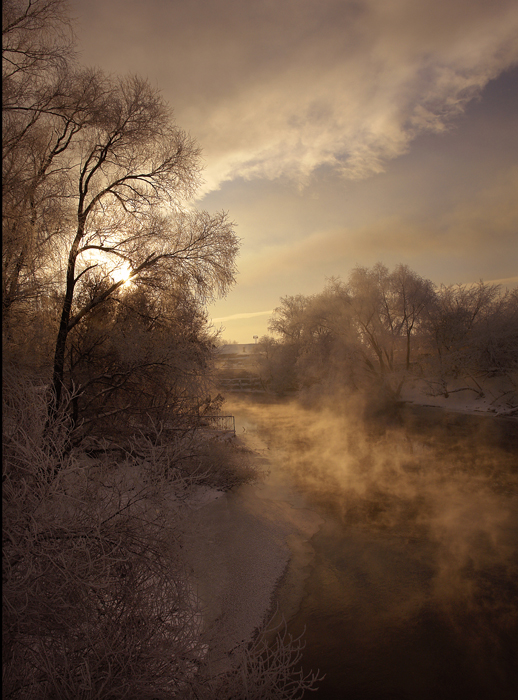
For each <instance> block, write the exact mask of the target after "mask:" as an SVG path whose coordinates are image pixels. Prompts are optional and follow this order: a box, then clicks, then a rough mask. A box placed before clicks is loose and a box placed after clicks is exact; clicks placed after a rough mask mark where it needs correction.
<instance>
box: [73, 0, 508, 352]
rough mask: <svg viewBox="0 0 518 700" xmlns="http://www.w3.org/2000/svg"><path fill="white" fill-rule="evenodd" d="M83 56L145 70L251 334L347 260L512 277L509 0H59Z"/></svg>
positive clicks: (112, 69) (230, 299) (229, 331)
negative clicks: (194, 168)
mask: <svg viewBox="0 0 518 700" xmlns="http://www.w3.org/2000/svg"><path fill="white" fill-rule="evenodd" d="M70 6H71V13H72V16H73V17H74V19H75V31H76V36H77V43H78V50H79V52H80V58H81V61H82V62H83V63H84V64H86V65H88V66H96V67H99V68H102V69H103V70H105V71H106V72H108V73H113V74H119V75H126V74H138V75H141V76H143V77H146V78H148V79H149V81H150V82H151V84H152V85H154V86H156V87H158V88H159V89H160V90H161V91H162V94H163V96H164V98H165V99H166V100H167V101H168V102H169V104H170V105H171V106H172V108H173V110H174V114H175V119H176V122H177V124H178V125H179V126H181V127H182V128H184V129H185V130H186V131H188V132H189V133H190V134H191V136H193V137H194V138H195V139H196V141H197V142H198V143H199V145H200V146H201V147H202V150H203V160H204V165H205V170H204V175H203V176H204V184H203V185H202V188H201V189H200V191H199V193H198V197H197V200H196V206H197V207H198V208H201V209H206V210H208V211H210V212H216V211H221V210H225V211H228V212H229V216H230V218H231V219H232V220H233V221H234V222H235V224H236V233H237V235H238V236H239V238H240V239H241V252H240V256H239V259H238V261H237V266H238V269H239V274H238V275H237V277H236V280H237V283H236V285H235V287H234V288H233V290H232V291H231V292H229V294H228V295H227V297H226V298H225V299H222V300H219V301H218V302H217V303H216V304H214V305H211V306H210V307H209V309H208V312H209V317H210V318H211V319H212V322H213V324H214V327H215V328H217V329H221V332H222V337H223V338H224V339H226V340H228V341H237V342H240V343H252V342H254V339H253V338H254V336H256V335H257V336H259V337H261V336H262V335H264V334H266V333H267V332H268V330H267V325H268V320H269V317H270V316H271V314H272V311H273V309H275V307H276V306H279V303H280V299H281V298H282V297H284V296H289V295H296V294H304V295H310V294H315V293H318V292H320V291H321V290H322V289H323V288H324V286H325V284H326V280H327V279H328V278H330V277H341V278H342V279H347V277H348V275H349V273H350V272H351V270H352V269H353V268H354V267H356V266H357V265H361V266H367V267H370V266H372V265H374V264H375V263H376V262H383V263H384V264H385V265H387V267H388V268H389V269H392V268H393V267H394V266H395V265H396V264H398V263H403V264H407V265H408V266H409V267H410V268H411V269H413V270H415V271H416V272H417V273H418V274H420V275H421V276H423V277H425V278H428V279H431V280H432V281H433V282H434V283H435V284H436V285H440V284H469V283H473V282H477V281H479V280H480V279H483V280H484V281H487V282H493V281H494V282H501V283H502V284H503V285H504V286H507V287H509V288H511V287H514V286H516V285H517V284H518V128H517V127H518V3H517V2H516V0H140V1H138V0H70Z"/></svg>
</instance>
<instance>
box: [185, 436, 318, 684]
mask: <svg viewBox="0 0 518 700" xmlns="http://www.w3.org/2000/svg"><path fill="white" fill-rule="evenodd" d="M237 439H238V440H240V441H242V442H244V443H245V444H246V445H247V446H248V447H250V448H251V449H253V450H254V452H255V453H256V455H257V459H258V460H259V461H261V462H262V463H263V464H262V466H265V465H266V466H267V464H268V463H269V462H270V460H271V456H270V455H268V458H267V457H266V456H265V455H266V452H267V451H268V450H267V448H266V446H265V445H264V444H263V443H262V442H261V441H260V440H259V438H257V436H256V435H255V434H254V433H252V432H251V431H249V432H246V431H242V437H239V438H237ZM268 452H269V451H268ZM285 495H287V494H284V495H283V491H282V488H279V484H272V483H271V481H270V482H269V479H268V478H267V479H266V480H265V481H264V482H262V483H258V484H255V485H246V486H242V487H239V488H238V489H236V490H235V491H230V492H227V493H221V492H215V491H212V492H204V493H200V498H199V500H198V501H196V502H194V503H193V506H192V512H191V515H190V528H189V532H190V534H189V538H188V540H187V541H186V550H187V552H186V556H187V560H188V562H189V565H190V567H191V573H192V574H193V579H194V580H195V581H196V582H197V586H198V589H197V593H198V596H199V597H200V599H201V603H202V607H203V617H204V640H205V641H206V643H207V644H208V647H209V649H211V658H210V663H211V664H212V666H213V672H214V673H217V672H218V670H223V669H224V668H225V667H226V666H227V665H228V658H229V653H230V652H231V651H232V649H234V648H235V647H236V646H237V645H238V644H240V643H241V642H244V641H248V640H250V639H251V638H252V637H253V635H254V632H255V631H256V630H257V629H258V628H260V627H261V626H262V624H263V623H264V621H265V619H266V618H268V617H269V616H270V615H271V613H273V612H274V611H275V606H276V601H275V600H274V592H275V590H276V587H277V584H278V583H279V581H280V580H281V578H282V579H283V590H284V591H286V590H287V589H289V587H290V581H289V569H290V568H291V567H289V566H288V565H289V563H290V561H292V560H293V559H297V560H298V562H297V565H298V563H299V562H300V559H301V558H302V559H303V560H304V557H307V556H308V552H307V546H306V544H305V543H306V542H307V540H309V538H311V536H312V535H313V534H314V533H315V532H316V531H317V530H318V528H319V527H320V525H321V523H322V520H321V518H319V517H318V516H317V515H316V514H314V513H313V512H312V511H310V510H308V509H306V508H304V507H303V504H300V506H301V507H293V506H292V505H290V504H289V503H287V502H286V501H285V500H284V496H285ZM297 505H299V504H297ZM309 556H310V555H309ZM287 579H288V580H287ZM295 588H296V584H295V582H293V590H292V591H291V594H292V596H293V597H296V596H297V591H296V590H295Z"/></svg>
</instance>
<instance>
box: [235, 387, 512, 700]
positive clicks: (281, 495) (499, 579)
mask: <svg viewBox="0 0 518 700" xmlns="http://www.w3.org/2000/svg"><path fill="white" fill-rule="evenodd" d="M230 408H231V409H232V410H233V412H234V413H235V414H236V424H237V431H238V434H239V432H240V431H242V432H244V431H249V432H253V431H255V432H256V433H257V434H258V435H260V436H261V438H262V440H263V441H264V444H265V445H267V449H268V450H269V454H268V457H269V467H270V469H271V474H270V477H269V480H270V491H271V494H273V497H274V498H275V497H277V498H278V499H279V500H284V501H287V502H289V503H291V505H292V507H293V508H299V509H301V511H300V512H301V513H303V512H304V509H310V510H311V511H312V512H314V513H317V514H318V516H320V518H321V520H320V522H321V523H322V524H321V525H320V527H319V528H318V530H317V531H316V532H315V534H313V535H312V536H311V537H310V538H309V539H308V541H307V542H305V543H303V547H305V556H303V557H296V556H295V557H294V558H293V562H292V565H291V567H292V568H291V570H290V571H289V572H288V574H287V577H286V580H285V581H281V583H280V585H279V590H278V600H279V605H280V609H281V612H283V613H284V614H285V616H286V617H287V618H288V623H289V624H288V629H289V631H290V632H291V633H292V634H294V635H298V634H300V633H301V632H302V631H303V630H304V629H305V639H306V648H305V650H304V667H305V668H306V669H307V670H309V669H313V670H316V669H319V670H320V672H321V673H324V674H325V679H324V680H323V681H322V682H321V683H320V685H319V690H318V691H317V692H313V693H307V697H308V698H315V699H319V700H323V699H329V700H335V699H336V700H338V699H339V698H340V699H341V698H344V699H345V698H347V699H348V700H438V699H443V700H450V699H451V700H454V699H455V700H464V698H466V699H469V700H493V699H494V700H508V699H509V700H511V698H512V699H513V700H515V699H516V698H518V422H517V421H516V420H515V419H507V420H503V419H491V418H487V417H484V418H482V417H473V416H467V415H459V414H449V413H445V412H443V411H440V410H439V409H432V408H411V409H409V408H406V409H401V411H400V412H399V413H398V415H397V416H396V415H392V416H389V418H390V419H389V420H385V421H384V422H383V424H379V423H378V422H371V423H370V424H368V425H366V424H365V423H364V422H363V421H362V420H360V419H359V417H358V415H357V412H356V411H355V409H354V407H352V406H349V407H340V408H339V409H337V407H332V408H329V409H325V410H324V409H323V410H319V411H318V412H317V411H315V410H305V409H302V408H300V407H297V406H295V405H294V404H290V403H274V404H268V403H266V402H264V401H263V403H258V402H255V403H254V402H239V401H237V402H236V401H233V405H232V404H231V406H230ZM275 489H278V492H277V493H276V491H275ZM297 567H298V569H297ZM288 580H289V581H290V585H288V583H287V581H288ZM294 581H298V583H299V585H298V587H297V586H295V588H296V590H297V598H296V600H294V598H293V582H294Z"/></svg>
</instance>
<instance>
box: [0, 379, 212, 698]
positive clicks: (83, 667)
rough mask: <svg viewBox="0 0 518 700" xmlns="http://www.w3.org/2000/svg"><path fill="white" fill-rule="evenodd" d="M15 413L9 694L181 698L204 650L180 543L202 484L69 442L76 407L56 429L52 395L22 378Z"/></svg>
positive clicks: (7, 431) (9, 408)
mask: <svg viewBox="0 0 518 700" xmlns="http://www.w3.org/2000/svg"><path fill="white" fill-rule="evenodd" d="M4 415H5V420H4V465H3V486H4V488H3V526H4V527H3V539H4V558H3V583H4V585H3V630H2V631H3V668H4V681H3V690H4V693H5V696H6V697H10V698H24V699H25V698H46V699H47V698H85V699H86V698H88V699H90V698H92V699H93V698H128V697H131V698H137V697H138V698H166V697H167V698H170V697H174V696H175V695H176V694H177V693H178V691H179V690H180V689H181V688H182V687H184V686H185V685H186V684H187V683H189V681H190V679H191V678H192V676H193V674H194V672H195V670H196V665H197V663H198V660H199V658H200V655H201V652H202V650H201V647H200V643H199V625H200V619H201V618H200V614H199V611H198V608H197V601H196V599H195V598H194V596H193V594H192V592H191V587H190V585H189V583H188V579H187V576H186V575H185V571H184V570H183V566H182V563H181V560H180V557H179V556H178V552H179V545H178V544H177V542H178V536H179V533H178V527H179V522H180V517H179V515H178V512H177V511H178V506H177V503H176V501H175V499H174V494H175V492H180V493H181V492H185V491H186V490H187V489H188V488H189V483H186V481H185V479H183V478H182V476H181V475H179V474H178V473H175V474H173V475H172V476H170V477H169V478H168V479H167V480H162V482H161V483H159V481H158V480H154V481H153V480H149V479H148V480H146V479H144V478H143V476H142V472H140V470H137V469H135V468H134V465H132V464H131V461H126V462H125V463H114V462H113V460H111V459H110V452H108V451H106V452H105V453H104V454H101V455H98V456H97V457H96V458H95V459H90V460H88V459H87V458H86V456H85V455H84V453H83V454H77V453H74V452H73V451H72V452H69V453H67V451H66V450H63V449H60V448H62V446H63V445H62V444H61V445H60V444H58V443H59V441H60V440H61V442H62V443H63V442H64V441H66V439H67V425H66V419H65V417H64V416H63V415H60V416H56V418H55V420H54V422H53V425H52V426H51V430H48V431H47V432H46V433H45V432H44V430H43V427H44V423H45V396H41V397H40V395H39V393H38V392H37V391H35V389H34V387H33V386H31V385H30V384H29V383H26V384H23V383H22V382H20V381H19V380H15V379H14V378H13V377H12V376H9V375H8V374H7V375H6V376H4ZM49 441H50V442H52V443H53V444H52V445H49ZM57 455H62V456H61V457H58V456H57ZM58 459H59V463H56V460H58ZM154 469H155V471H157V465H156V464H155V465H154Z"/></svg>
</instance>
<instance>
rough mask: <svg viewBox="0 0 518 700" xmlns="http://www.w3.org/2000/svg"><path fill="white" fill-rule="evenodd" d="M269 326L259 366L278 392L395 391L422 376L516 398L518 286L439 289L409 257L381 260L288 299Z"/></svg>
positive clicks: (433, 386)
mask: <svg viewBox="0 0 518 700" xmlns="http://www.w3.org/2000/svg"><path fill="white" fill-rule="evenodd" d="M269 329H270V331H272V333H273V334H274V335H273V336H266V337H264V338H262V339H261V344H262V348H263V351H264V355H263V361H262V367H261V373H262V377H263V380H264V381H266V382H268V384H269V386H270V387H271V389H272V390H274V391H277V392H279V393H283V392H287V391H293V390H299V389H309V388H311V387H320V389H322V390H323V391H324V392H325V391H329V392H333V391H335V390H336V389H337V388H340V389H346V390H349V391H351V392H355V391H362V392H369V393H373V394H378V395H385V396H386V397H387V398H392V399H398V398H399V397H400V396H401V392H402V390H403V388H404V387H405V386H406V385H407V384H408V383H409V382H411V381H413V380H415V379H420V380H421V381H422V382H423V383H424V384H426V386H427V387H428V390H429V392H430V393H432V394H443V395H444V396H449V394H450V393H451V392H456V391H466V392H472V395H475V394H477V395H479V396H482V395H484V392H485V391H486V388H487V387H488V386H489V385H491V386H492V387H493V388H494V390H495V391H496V394H498V395H499V396H504V395H506V394H507V395H508V396H509V399H511V397H512V396H514V397H515V393H516V388H517V384H518V290H516V289H514V290H512V291H509V290H502V288H501V287H500V285H495V284H485V283H483V282H482V281H481V282H479V283H477V284H473V285H450V286H444V285H442V286H440V287H436V286H435V285H434V284H433V283H432V282H431V281H430V280H427V279H423V278H422V277H421V276H419V275H418V274H417V273H415V272H414V271H412V270H411V269H409V267H408V266H406V265H397V266H396V267H395V268H394V270H393V271H392V272H390V271H389V270H388V268H387V267H385V266H384V265H382V264H380V263H378V264H377V265H375V266H374V267H372V268H370V269H369V268H365V267H357V268H355V269H354V270H353V271H352V272H351V274H350V276H349V278H348V280H347V281H346V282H344V281H342V280H341V279H331V280H330V281H329V282H328V284H327V285H326V287H325V289H324V290H323V291H322V292H321V293H319V294H314V295H311V296H303V295H297V296H288V297H284V298H283V299H281V304H280V306H279V307H278V308H277V309H275V313H274V315H273V317H272V319H271V321H270V325H269ZM495 387H496V388H495ZM496 394H495V395H496Z"/></svg>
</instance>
